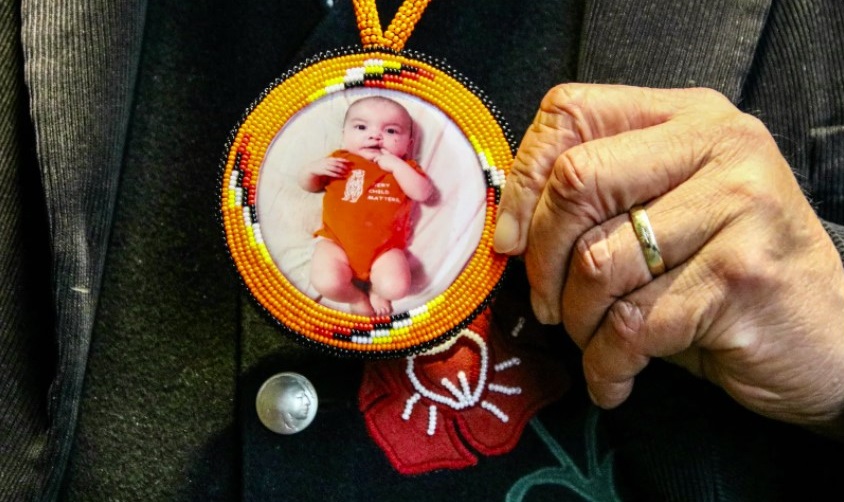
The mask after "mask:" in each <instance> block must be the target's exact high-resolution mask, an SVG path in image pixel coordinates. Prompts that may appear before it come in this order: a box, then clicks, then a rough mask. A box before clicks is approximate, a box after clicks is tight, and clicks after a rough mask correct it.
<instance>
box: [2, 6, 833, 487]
mask: <svg viewBox="0 0 844 502" xmlns="http://www.w3.org/2000/svg"><path fill="white" fill-rule="evenodd" d="M337 3H338V5H336V6H335V7H334V8H332V9H329V8H327V7H326V6H325V5H323V3H322V2H318V1H317V0H301V1H299V2H293V1H275V2H253V1H239V2H226V1H215V2H211V4H210V5H209V4H208V3H207V2H203V3H200V2H196V3H190V2H173V3H171V4H168V5H165V4H163V3H160V2H158V3H157V2H150V3H149V4H147V3H145V2H142V1H126V2H107V1H99V0H91V1H89V2H66V3H64V4H62V5H57V4H56V2H47V1H22V2H21V3H20V4H18V3H17V2H5V3H4V4H3V5H2V6H0V37H2V39H0V51H2V52H0V82H2V93H0V126H1V127H0V179H2V180H3V181H4V183H2V186H3V187H5V190H4V195H2V196H0V277H2V280H3V288H2V290H0V498H4V499H9V500H29V499H48V500H49V499H53V498H56V497H61V498H66V499H70V500H77V499H82V500H86V499H91V500H111V499H144V500H181V499H200V500H209V499H213V500H215V499H221V500H229V499H237V498H243V499H249V500H276V499H278V500H287V499H291V500H311V499H326V500H334V499H343V500H396V499H400V498H401V499H420V500H422V499H424V500H443V499H446V498H448V497H452V498H457V499H460V500H464V499H465V500H469V499H482V498H483V499H501V498H503V497H504V496H505V495H506V494H507V493H508V491H510V493H511V496H515V494H516V492H515V491H513V489H514V487H515V486H516V483H517V481H519V480H523V479H524V477H525V476H527V475H529V474H531V473H534V472H537V471H539V470H540V469H543V468H553V467H556V468H559V467H560V465H561V464H560V457H559V450H555V449H554V448H560V449H561V450H562V451H563V452H564V453H565V455H567V456H568V457H570V458H571V459H573V461H574V463H575V465H577V466H578V467H579V468H580V469H581V470H582V471H584V472H585V473H586V475H587V478H586V480H587V481H589V480H592V481H593V483H592V484H589V483H586V482H584V484H583V485H582V486H587V487H588V489H587V490H586V491H587V493H591V494H592V495H591V496H592V497H593V498H591V499H589V498H587V499H589V500H592V499H594V500H599V498H598V497H599V496H600V495H601V494H604V495H607V494H612V493H613V492H617V493H619V494H621V495H622V496H623V498H624V499H631V500H663V499H671V500H777V499H782V500H820V499H821V497H820V494H821V493H826V492H827V490H837V492H838V493H842V489H844V486H842V485H843V484H844V483H842V481H841V478H840V476H839V475H838V470H839V469H838V468H837V467H836V465H835V464H828V463H826V462H825V461H824V460H823V458H824V456H823V455H824V454H825V453H826V454H829V455H833V456H834V458H839V459H840V458H842V455H841V453H842V451H841V448H840V446H838V445H834V444H831V443H828V442H826V441H824V440H822V439H820V438H817V437H815V436H813V435H811V434H809V433H806V432H804V431H802V430H799V429H797V428H795V427H791V426H787V425H783V424H779V423H774V422H770V421H768V420H765V419H762V418H760V417H758V416H755V415H753V414H751V413H750V412H747V411H745V410H743V409H741V408H740V407H738V406H737V405H736V404H734V403H733V402H732V401H730V400H729V398H727V397H726V396H725V395H724V394H723V393H722V392H721V391H720V390H718V389H716V388H714V387H712V386H710V385H708V384H705V383H703V382H699V381H697V380H695V379H693V378H692V377H690V376H688V375H686V374H685V373H684V372H683V371H681V370H678V369H676V368H673V367H669V366H667V365H661V364H658V363H656V364H653V365H652V367H651V368H649V369H648V370H647V371H646V372H645V373H644V374H643V375H642V376H641V377H640V379H639V380H638V381H637V382H638V383H637V388H636V391H635V392H634V394H633V396H632V397H631V399H630V401H629V403H627V404H626V405H624V406H623V407H621V408H620V409H618V410H616V411H613V412H610V413H602V414H599V415H596V414H595V412H594V410H593V411H591V412H590V411H589V408H588V406H587V405H586V402H587V400H586V398H585V396H584V392H583V385H582V382H581V381H580V380H579V377H578V375H579V368H578V364H579V361H578V356H577V353H576V350H574V348H573V347H572V346H570V344H568V343H565V342H560V343H559V347H558V348H559V357H560V358H562V359H563V360H564V361H565V362H566V365H567V367H568V368H569V373H570V374H571V376H572V378H573V380H574V382H573V386H572V390H571V391H570V392H569V393H568V394H567V395H566V396H565V397H564V398H563V400H562V401H560V402H559V403H556V404H554V405H552V406H550V407H549V408H548V409H547V410H545V411H544V412H543V413H541V414H540V417H541V420H542V421H541V424H544V426H542V425H540V424H535V425H534V426H533V427H529V428H528V429H526V430H525V433H524V435H523V438H522V441H521V442H520V443H519V445H518V446H517V447H516V449H515V450H514V451H513V452H511V453H509V454H505V455H502V456H497V457H490V458H483V459H481V461H480V464H479V465H478V466H477V467H474V468H471V469H468V470H464V471H454V472H439V473H433V474H429V475H424V476H420V477H413V478H406V477H402V476H400V475H398V474H397V473H395V472H394V471H393V470H392V468H391V467H390V465H389V463H388V462H387V460H386V458H385V456H384V455H383V453H382V452H381V450H379V449H378V448H377V447H376V446H375V445H374V443H373V442H372V441H371V440H370V439H369V437H368V435H367V432H366V429H365V427H364V426H363V420H362V418H361V416H360V413H359V412H358V411H357V404H356V402H357V387H358V383H359V377H360V374H361V363H360V362H359V361H355V360H338V359H335V358H332V357H328V356H324V355H322V354H320V353H317V352H314V351H310V350H306V349H304V348H302V347H300V346H298V345H296V344H294V343H292V342H291V341H289V340H287V339H286V338H283V337H282V335H281V334H280V333H279V331H278V329H277V328H276V327H275V326H273V324H272V323H271V322H269V321H268V320H267V319H266V318H265V317H263V316H262V315H261V314H260V313H259V312H258V309H257V308H256V307H255V306H254V305H253V303H252V302H251V301H250V299H249V298H248V295H247V294H246V293H245V292H244V290H243V289H242V288H241V287H240V285H239V283H238V279H237V276H236V274H235V273H234V271H233V270H232V267H231V265H230V263H229V259H228V257H227V256H226V250H225V247H224V246H223V244H222V239H221V237H220V233H221V228H220V226H219V224H218V222H217V221H216V218H215V204H216V203H217V175H218V169H219V166H218V164H219V160H220V157H221V155H222V154H223V147H224V144H225V142H226V138H227V135H228V132H229V130H230V129H231V127H233V126H234V125H235V124H236V123H237V121H238V119H239V117H240V115H241V113H242V111H243V109H244V108H246V106H247V105H248V104H249V103H250V102H251V101H252V100H253V99H254V98H255V97H256V96H258V94H259V93H260V91H261V90H262V89H263V88H264V87H265V86H266V85H268V84H269V83H270V82H271V81H272V80H273V79H274V78H276V77H278V76H279V75H281V73H282V72H283V71H284V70H285V69H287V68H288V67H290V66H291V65H292V64H294V63H296V62H298V61H300V60H301V59H302V58H303V57H305V56H308V55H311V54H313V53H315V52H318V51H320V50H325V49H330V48H333V47H338V46H353V45H357V44H358V43H359V42H358V39H357V33H356V29H355V23H354V18H353V15H352V11H351V3H350V2H339V1H338V2H337ZM379 3H384V4H386V3H390V4H395V3H396V2H379ZM391 8H392V7H385V8H384V11H385V12H384V14H383V15H382V19H384V20H386V19H389V18H390V17H391V14H392V11H391ZM388 10H389V11H390V12H386V11H388ZM385 24H386V23H385ZM842 33H844V4H842V3H841V2H838V1H836V0H811V1H798V0H773V1H765V0H748V1H745V2H733V1H729V0H715V1H712V2H696V1H682V2H675V1H653V2H647V3H644V2H643V3H639V4H636V3H633V2H624V1H615V0H587V1H586V2H585V5H584V4H583V3H581V2H579V1H577V0H551V1H548V2H507V1H497V2H476V1H468V0H466V1H464V0H449V1H441V0H435V1H434V2H433V3H432V4H431V6H430V7H429V8H428V10H427V11H426V13H425V15H424V17H423V18H422V21H421V22H420V24H419V25H418V27H417V29H416V32H415V33H414V34H413V36H412V37H411V38H410V41H409V43H408V47H409V48H411V49H414V50H418V51H421V52H423V53H426V54H428V55H430V56H433V57H436V58H438V59H441V60H445V61H446V62H447V63H448V64H450V65H451V66H453V67H454V68H455V69H457V70H458V71H459V72H461V73H462V74H463V75H464V76H466V77H467V78H468V79H469V80H471V81H473V82H474V83H476V84H477V85H478V87H479V88H481V89H483V90H484V91H485V93H486V94H487V95H488V96H489V98H490V100H491V101H492V102H493V103H495V104H496V106H497V107H498V108H499V109H500V110H501V111H502V113H503V115H504V116H505V117H506V118H507V120H508V121H509V123H510V125H511V128H512V130H513V131H514V133H515V135H516V136H519V135H520V133H521V131H523V130H524V128H525V127H526V126H527V124H528V123H529V121H530V120H531V118H532V116H533V113H534V112H535V109H536V107H537V105H538V103H539V100H540V99H541V98H542V96H543V94H544V93H545V92H546V91H547V90H548V89H549V88H550V87H551V86H553V85H554V84H557V83H560V82H563V81H567V80H577V81H584V82H613V83H626V84H632V85H642V86H655V87H689V86H706V87H712V88H715V89H717V90H719V91H721V92H722V93H724V94H725V95H726V96H728V97H729V98H730V99H731V100H732V101H733V102H734V103H736V104H737V105H738V106H739V107H740V108H741V109H743V110H745V111H748V112H750V113H752V114H754V115H756V116H758V117H760V118H761V119H762V120H763V121H764V122H765V124H766V125H767V126H768V128H769V129H770V130H771V132H772V133H773V134H774V137H775V138H776V139H777V141H778V142H779V145H780V148H781V150H782V151H783V153H784V155H785V156H786V158H787V159H788V160H789V162H790V163H791V165H792V167H793V169H794V171H795V173H796V175H797V176H798V179H799V181H800V183H801V184H802V185H803V186H804V188H805V189H806V191H807V193H808V194H810V195H811V198H812V200H813V202H814V204H815V205H816V207H817V209H818V213H819V215H820V217H822V218H823V219H825V220H827V221H828V222H833V223H830V224H828V225H827V227H828V230H829V231H830V232H831V236H832V237H833V239H834V240H835V242H836V244H837V246H838V248H839V250H842V252H844V228H842V227H840V226H837V225H835V223H838V224H841V223H844V183H842V176H844V39H842ZM518 276H519V274H518V272H517V273H516V274H514V277H512V278H511V279H510V281H511V282H510V283H508V284H510V285H509V286H507V287H511V288H514V289H518V288H520V287H523V284H522V282H521V281H520V279H519V277H518ZM548 336H549V337H559V338H560V339H563V334H562V333H561V331H559V328H556V329H554V328H550V329H549V330H548ZM289 370H292V371H299V372H301V373H303V374H305V375H306V376H308V377H309V378H310V379H311V380H312V381H313V382H314V384H315V385H316V386H317V389H318V392H319V393H320V414H319V416H318V417H317V420H316V421H315V422H314V424H313V425H312V426H311V427H310V428H309V429H308V430H307V431H305V432H303V433H301V434H299V435H296V436H290V437H282V436H276V435H273V434H272V433H269V432H268V431H266V430H265V429H263V428H262V427H261V426H260V424H259V423H258V422H257V420H256V417H255V413H254V397H255V392H256V391H257V388H258V386H259V385H260V384H261V382H263V381H264V379H266V378H267V377H269V376H270V375H272V374H273V373H276V372H279V371H289ZM596 417H597V418H596ZM595 420H597V422H595ZM595 424H597V425H595ZM593 426H594V427H597V429H594V430H593V429H590V427H593ZM584 431H585V432H584ZM590 431H591V432H590ZM546 432H547V434H546ZM584 444H587V445H591V446H586V447H584ZM554 445H556V446H554ZM591 453H594V454H597V455H598V459H597V460H598V461H599V464H600V465H598V466H595V468H593V469H591V470H590V469H588V468H587V465H588V458H587V457H588V456H589V454H591ZM574 478H576V476H575V475H574V474H573V471H571V470H569V471H563V470H562V469H557V471H556V473H554V474H553V475H551V476H550V478H549V480H550V481H549V483H548V484H545V485H544V486H542V487H536V488H534V489H532V490H531V491H530V492H529V495H531V496H534V497H536V499H553V500H568V498H566V497H572V491H570V490H569V489H567V488H563V487H560V486H556V485H555V481H554V480H557V481H559V480H560V479H568V480H571V479H574ZM522 483H524V481H522ZM518 486H520V487H524V486H525V485H523V484H522V485H518Z"/></svg>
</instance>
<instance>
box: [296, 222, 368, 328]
mask: <svg viewBox="0 0 844 502" xmlns="http://www.w3.org/2000/svg"><path fill="white" fill-rule="evenodd" d="M352 279H353V274H352V268H351V267H350V266H349V258H348V256H346V252H345V251H343V248H341V247H340V246H339V245H337V243H335V242H334V241H331V240H328V239H320V240H319V241H318V242H317V243H316V248H314V256H313V257H312V258H311V284H312V285H313V286H314V289H316V290H317V292H318V293H319V294H321V295H322V296H324V297H325V298H328V299H329V300H334V301H336V302H342V303H348V304H349V308H350V309H351V310H352V313H355V314H362V315H372V314H373V313H374V311H373V310H372V305H371V304H370V303H369V296H367V294H366V293H364V292H363V291H361V290H360V289H359V288H358V287H357V286H355V284H354V283H353V282H352Z"/></svg>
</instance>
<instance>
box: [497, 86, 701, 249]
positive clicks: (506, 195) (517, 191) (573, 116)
mask: <svg viewBox="0 0 844 502" xmlns="http://www.w3.org/2000/svg"><path fill="white" fill-rule="evenodd" d="M687 104H688V98H687V97H685V96H683V95H682V92H678V91H677V90H669V89H645V88H640V87H629V86H621V85H600V84H563V85H559V86H557V87H554V88H553V89H551V90H550V91H549V92H548V93H547V94H546V95H545V97H544V98H543V99H542V102H541V103H540V105H539V111H538V112H537V114H536V117H535V118H534V120H533V123H532V124H531V125H530V127H529V128H528V130H527V132H526V133H525V135H524V137H523V139H522V142H521V145H519V149H518V152H517V153H516V158H515V159H514V162H513V166H512V169H511V171H510V174H509V176H508V177H507V182H506V183H505V186H504V189H503V191H502V195H501V203H500V204H499V209H498V218H497V222H496V228H495V236H494V240H493V245H494V248H495V250H496V251H498V252H499V253H505V254H509V255H518V254H521V253H523V252H524V250H525V247H526V246H527V234H528V227H529V225H530V220H531V217H532V216H533V213H534V211H535V209H536V205H537V203H538V201H539V198H540V196H541V195H542V191H543V190H544V188H545V185H546V183H547V182H548V178H549V176H550V174H551V171H552V169H553V166H554V162H555V161H556V159H557V158H558V157H559V156H560V155H561V154H562V153H563V152H565V151H566V150H568V149H569V148H572V147H573V146H576V145H579V144H581V143H584V142H587V141H591V140H594V139H598V138H605V137H609V136H614V135H616V134H619V133H621V132H625V131H630V130H635V129H642V128H646V127H650V126H653V125H657V124H661V123H663V122H666V121H667V120H669V119H670V118H671V117H673V116H674V115H675V114H676V113H677V112H678V111H679V110H680V109H681V108H683V107H684V106H685V105H687Z"/></svg>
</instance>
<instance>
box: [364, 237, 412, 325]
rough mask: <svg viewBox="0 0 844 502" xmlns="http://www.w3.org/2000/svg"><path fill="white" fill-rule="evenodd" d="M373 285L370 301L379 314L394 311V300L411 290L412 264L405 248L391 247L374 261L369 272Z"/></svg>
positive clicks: (387, 313) (370, 291)
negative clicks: (409, 262) (408, 259)
mask: <svg viewBox="0 0 844 502" xmlns="http://www.w3.org/2000/svg"><path fill="white" fill-rule="evenodd" d="M369 280H370V281H371V282H372V287H371V288H370V290H369V302H370V304H372V308H373V309H374V310H375V313H376V314H377V315H389V314H391V313H392V312H393V304H392V302H393V301H394V300H399V299H401V298H404V297H405V296H406V295H407V292H408V291H409V290H410V265H409V264H408V262H407V254H405V251H404V250H403V249H390V250H389V251H387V252H385V253H383V254H382V255H380V256H379V257H378V258H376V259H375V261H374V262H373V263H372V270H370V272H369Z"/></svg>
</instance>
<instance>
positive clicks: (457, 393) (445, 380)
mask: <svg viewBox="0 0 844 502" xmlns="http://www.w3.org/2000/svg"><path fill="white" fill-rule="evenodd" d="M440 383H441V384H442V385H443V387H445V388H446V389H448V391H449V392H451V393H452V394H453V395H454V397H455V398H456V399H457V402H458V403H460V405H461V406H460V407H458V408H457V409H458V410H461V409H463V408H464V407H465V406H463V402H464V399H463V396H464V394H463V392H461V391H460V389H458V388H457V386H456V385H454V384H453V383H451V380H449V379H448V378H445V377H443V379H442V380H440Z"/></svg>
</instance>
